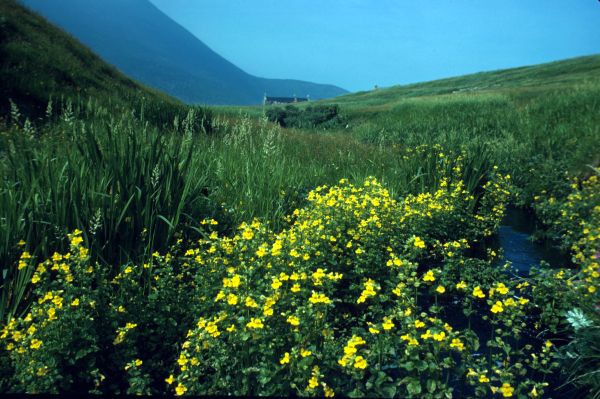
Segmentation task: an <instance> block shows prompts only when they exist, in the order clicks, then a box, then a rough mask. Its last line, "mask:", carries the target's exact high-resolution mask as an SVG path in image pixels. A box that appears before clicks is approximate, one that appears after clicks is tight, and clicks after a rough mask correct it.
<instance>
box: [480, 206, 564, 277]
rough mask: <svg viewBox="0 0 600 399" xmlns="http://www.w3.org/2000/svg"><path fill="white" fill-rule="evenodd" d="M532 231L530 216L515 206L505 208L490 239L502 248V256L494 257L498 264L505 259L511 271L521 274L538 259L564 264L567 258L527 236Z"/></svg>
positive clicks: (548, 245)
mask: <svg viewBox="0 0 600 399" xmlns="http://www.w3.org/2000/svg"><path fill="white" fill-rule="evenodd" d="M535 230H536V221H535V217H534V215H532V214H531V213H529V212H526V211H524V210H522V209H518V208H512V207H510V208H508V209H507V211H506V215H505V216H504V219H503V220H502V223H501V225H500V228H499V229H498V234H497V236H496V237H495V239H494V240H493V241H492V243H491V246H492V248H495V249H502V250H503V252H504V257H503V258H502V259H499V260H498V262H497V263H498V264H499V265H500V264H503V263H504V262H505V261H509V262H511V263H512V265H513V268H514V269H515V272H516V273H517V274H518V275H519V276H521V277H527V276H528V275H529V270H530V269H531V268H532V267H534V266H539V264H540V262H541V261H544V262H546V263H548V264H549V265H550V266H551V267H568V266H570V265H571V260H570V258H569V256H568V255H565V254H563V253H561V252H560V251H558V250H557V249H556V248H553V247H552V246H551V245H550V244H549V243H537V242H534V241H533V240H532V239H531V236H532V234H533V233H534V232H535Z"/></svg>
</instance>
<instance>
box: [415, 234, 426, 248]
mask: <svg viewBox="0 0 600 399" xmlns="http://www.w3.org/2000/svg"><path fill="white" fill-rule="evenodd" d="M414 245H415V247H417V248H425V241H423V240H421V239H420V238H419V237H415V241H414Z"/></svg>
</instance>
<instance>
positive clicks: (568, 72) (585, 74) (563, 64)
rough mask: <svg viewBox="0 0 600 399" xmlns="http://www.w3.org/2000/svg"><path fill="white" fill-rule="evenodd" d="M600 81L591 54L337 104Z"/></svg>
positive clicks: (599, 64) (596, 58) (599, 61)
mask: <svg viewBox="0 0 600 399" xmlns="http://www.w3.org/2000/svg"><path fill="white" fill-rule="evenodd" d="M598 81H600V55H592V56H586V57H577V58H572V59H568V60H562V61H555V62H550V63H546V64H540V65H533V66H524V67H519V68H511V69H503V70H498V71H490V72H480V73H475V74H471V75H464V76H458V77H452V78H447V79H440V80H434V81H430V82H423V83H414V84H409V85H401V86H393V87H389V88H384V89H379V90H372V91H368V92H359V93H355V94H348V95H344V96H340V97H338V98H336V99H335V101H336V103H339V104H345V105H349V106H360V107H367V106H374V105H388V106H391V105H392V104H393V103H394V102H397V101H401V100H403V99H406V98H413V97H423V96H437V95H444V94H465V93H490V92H503V91H515V90H518V91H522V92H523V91H540V90H557V89H561V88H564V87H572V86H573V85H577V84H586V83H591V82H598Z"/></svg>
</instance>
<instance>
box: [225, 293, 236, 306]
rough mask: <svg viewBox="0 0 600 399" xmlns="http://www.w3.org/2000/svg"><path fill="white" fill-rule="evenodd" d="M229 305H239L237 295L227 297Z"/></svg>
mask: <svg viewBox="0 0 600 399" xmlns="http://www.w3.org/2000/svg"><path fill="white" fill-rule="evenodd" d="M227 303H228V304H230V305H237V303H238V297H237V295H235V294H229V295H227Z"/></svg>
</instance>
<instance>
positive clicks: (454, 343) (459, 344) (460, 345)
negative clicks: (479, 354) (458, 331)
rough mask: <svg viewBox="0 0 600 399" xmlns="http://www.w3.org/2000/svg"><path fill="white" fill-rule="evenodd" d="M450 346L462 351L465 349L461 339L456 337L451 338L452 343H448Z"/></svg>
mask: <svg viewBox="0 0 600 399" xmlns="http://www.w3.org/2000/svg"><path fill="white" fill-rule="evenodd" d="M450 347H451V348H456V349H457V350H459V351H462V350H464V349H465V345H464V344H463V343H462V341H461V340H460V339H458V338H454V339H452V343H451V344H450Z"/></svg>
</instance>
